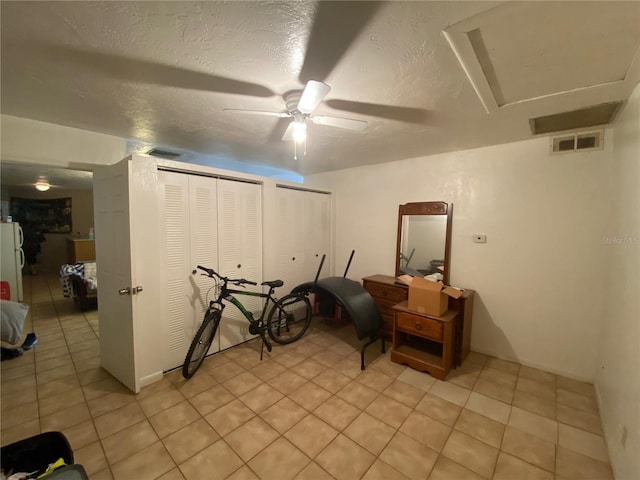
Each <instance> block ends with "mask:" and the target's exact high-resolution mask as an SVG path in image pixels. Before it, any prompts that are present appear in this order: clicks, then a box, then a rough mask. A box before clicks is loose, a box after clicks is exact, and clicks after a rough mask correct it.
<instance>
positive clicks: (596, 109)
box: [529, 102, 622, 135]
mask: <svg viewBox="0 0 640 480" xmlns="http://www.w3.org/2000/svg"><path fill="white" fill-rule="evenodd" d="M620 105H622V102H612V103H603V104H601V105H594V106H592V107H587V108H581V109H580V110H572V111H570V112H562V113H556V114H554V115H545V116H543V117H536V118H532V119H531V120H529V122H530V124H531V131H532V132H533V134H534V135H538V134H541V133H552V132H562V131H565V130H575V129H577V128H589V127H595V126H599V125H606V124H608V123H611V122H612V121H613V119H614V117H615V115H616V113H617V111H618V109H619V108H620Z"/></svg>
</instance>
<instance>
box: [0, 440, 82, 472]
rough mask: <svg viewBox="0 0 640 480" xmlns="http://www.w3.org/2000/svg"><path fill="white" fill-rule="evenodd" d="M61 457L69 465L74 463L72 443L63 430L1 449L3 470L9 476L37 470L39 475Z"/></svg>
mask: <svg viewBox="0 0 640 480" xmlns="http://www.w3.org/2000/svg"><path fill="white" fill-rule="evenodd" d="M59 458H62V459H63V460H64V463H66V464H67V465H71V464H72V463H73V451H72V450H71V445H69V441H68V440H67V438H66V437H65V436H64V435H63V434H62V432H46V433H41V434H39V435H35V436H33V437H29V438H25V439H24V440H19V441H17V442H15V443H12V444H10V445H6V446H4V447H2V448H1V449H0V459H1V462H2V470H3V471H4V473H5V475H7V476H9V475H10V474H11V473H17V472H26V473H30V472H33V471H37V472H38V473H37V474H34V476H38V475H40V474H41V473H44V472H45V471H46V470H47V467H48V466H49V464H50V463H54V462H55V461H56V460H58V459H59ZM49 478H50V477H49ZM69 478H73V477H69Z"/></svg>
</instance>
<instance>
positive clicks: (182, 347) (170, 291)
mask: <svg viewBox="0 0 640 480" xmlns="http://www.w3.org/2000/svg"><path fill="white" fill-rule="evenodd" d="M158 182H159V187H160V188H159V189H158V190H159V195H160V201H159V204H160V225H161V233H160V240H161V241H160V243H161V252H162V256H163V258H164V265H163V267H162V268H160V269H159V270H160V276H161V277H162V295H161V298H160V301H161V302H162V304H163V305H162V318H161V323H162V326H161V328H162V330H163V333H164V338H165V339H166V340H165V348H166V353H165V355H164V359H165V362H164V367H163V368H164V370H168V369H170V368H174V367H175V366H178V365H180V364H181V362H182V361H183V360H184V356H185V353H186V350H187V348H188V346H189V343H190V342H191V339H192V338H193V335H194V333H195V330H194V326H195V323H196V320H195V316H194V311H193V309H192V305H191V304H190V302H189V297H190V291H189V290H190V288H189V283H188V274H185V273H186V272H187V271H188V268H189V263H190V258H189V182H188V178H187V177H186V175H181V174H177V173H170V172H162V171H161V172H158ZM196 328H197V327H196Z"/></svg>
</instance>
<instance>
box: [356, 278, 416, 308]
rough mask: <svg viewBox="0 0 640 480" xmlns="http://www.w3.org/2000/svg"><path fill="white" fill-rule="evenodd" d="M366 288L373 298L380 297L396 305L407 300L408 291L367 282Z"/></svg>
mask: <svg viewBox="0 0 640 480" xmlns="http://www.w3.org/2000/svg"><path fill="white" fill-rule="evenodd" d="M364 288H365V289H366V290H367V291H368V292H369V293H370V294H371V296H372V297H378V298H381V299H385V300H393V301H395V302H396V303H399V302H402V301H403V300H406V299H407V291H406V290H405V289H403V288H399V287H392V286H390V285H381V284H379V283H373V282H366V283H365V286H364Z"/></svg>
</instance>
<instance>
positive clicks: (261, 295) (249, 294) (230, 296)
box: [223, 290, 276, 322]
mask: <svg viewBox="0 0 640 480" xmlns="http://www.w3.org/2000/svg"><path fill="white" fill-rule="evenodd" d="M225 293H226V295H225V296H224V298H223V299H224V300H227V301H228V302H230V303H232V304H234V305H235V306H236V308H237V309H238V310H240V312H241V313H242V314H243V315H244V316H245V318H246V319H247V320H249V321H250V322H256V321H257V320H256V319H255V318H254V317H253V314H252V313H251V312H249V311H248V310H247V309H246V308H245V306H244V305H243V304H242V302H240V300H238V299H237V298H236V297H234V296H233V294H234V293H235V294H237V295H245V296H247V297H259V298H266V299H267V301H266V302H265V304H264V309H263V310H262V315H260V319H263V318H264V314H265V312H266V311H267V306H268V304H269V299H271V300H272V301H273V302H274V303H276V302H275V300H274V299H273V297H272V296H271V295H269V294H268V293H261V292H247V291H243V290H227V291H226V292H225Z"/></svg>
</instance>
